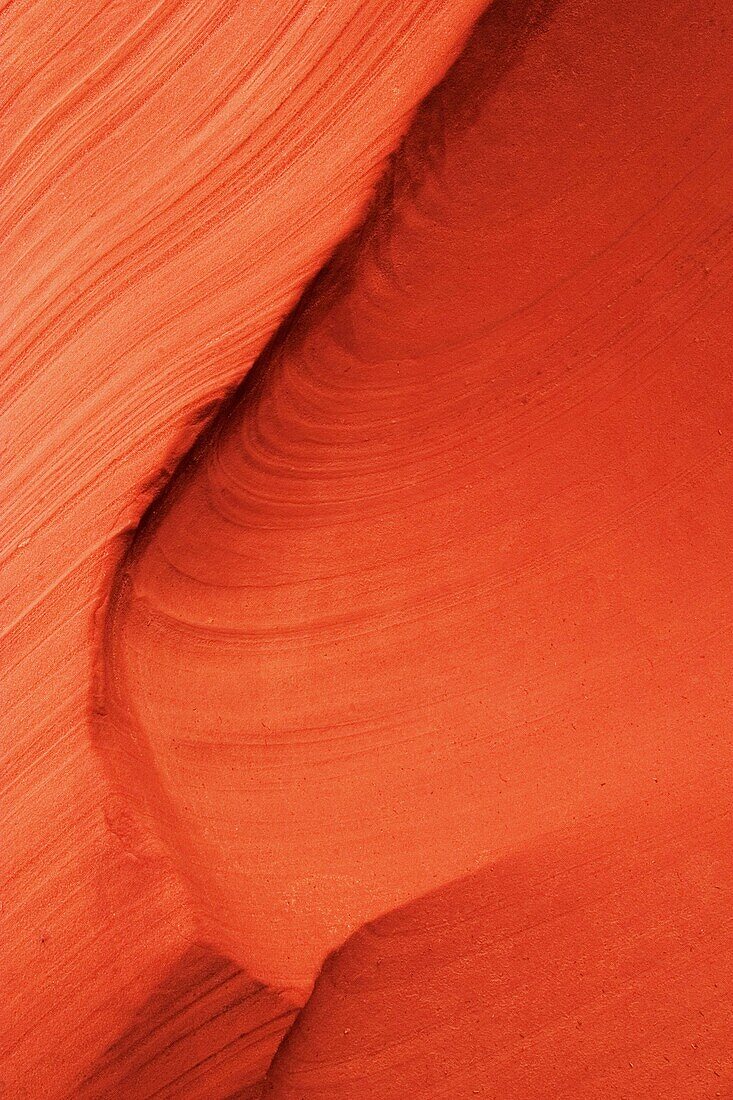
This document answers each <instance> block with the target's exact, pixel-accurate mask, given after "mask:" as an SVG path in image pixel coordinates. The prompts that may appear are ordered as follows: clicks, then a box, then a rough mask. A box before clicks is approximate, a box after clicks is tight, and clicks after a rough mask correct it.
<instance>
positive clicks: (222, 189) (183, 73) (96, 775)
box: [0, 0, 484, 1100]
mask: <svg viewBox="0 0 733 1100" xmlns="http://www.w3.org/2000/svg"><path fill="white" fill-rule="evenodd" d="M483 7H484V3H483V0H451V2H450V3H446V2H444V0H404V2H400V3H399V4H394V3H388V2H385V0H366V2H361V0H359V2H358V3H357V2H356V0H329V3H328V4H319V3H313V2H310V0H125V3H109V2H107V0H75V2H74V3H73V4H65V3H58V2H57V0H18V2H12V3H8V4H3V5H2V10H1V11H0V74H1V75H2V79H1V80H0V102H1V103H2V110H0V227H1V229H0V242H1V243H0V256H1V258H2V263H0V314H1V316H0V426H1V431H2V442H1V443H0V447H1V449H2V462H0V665H1V666H2V681H1V687H0V691H1V692H2V705H1V706H0V712H1V713H2V741H1V748H0V836H2V843H1V844H0V889H1V896H0V923H1V925H2V931H1V933H0V979H1V980H2V988H3V997H2V1003H1V1004H0V1091H2V1090H3V1088H4V1090H5V1093H6V1094H7V1095H9V1096H12V1097H13V1098H16V1097H17V1098H21V1097H26V1096H28V1097H32V1098H33V1100H37V1098H39V1097H50V1098H53V1097H57V1096H62V1095H65V1094H66V1093H67V1090H68V1089H69V1088H70V1087H72V1086H71V1082H73V1081H74V1080H76V1079H77V1078H78V1075H79V1073H80V1072H81V1071H82V1070H85V1069H86V1068H87V1067H88V1066H89V1064H90V1062H91V1061H92V1060H93V1059H94V1058H95V1056H96V1055H97V1054H99V1055H101V1053H102V1051H103V1050H104V1049H105V1048H106V1047H107V1046H108V1045H109V1044H110V1043H111V1042H112V1041H113V1039H114V1037H115V1036H117V1035H118V1034H119V1033H120V1032H121V1031H122V1030H123V1029H124V1028H125V1026H126V1025H127V1022H128V1021H129V1019H130V1017H131V1015H132V1014H134V1012H135V1011H136V1010H137V1008H138V1007H139V1005H140V1004H141V1003H142V1002H143V1001H144V1000H145V998H146V997H147V996H149V995H152V992H153V989H154V988H155V986H156V984H157V982H158V981H159V979H160V977H161V974H162V973H163V971H164V970H165V969H166V968H169V967H174V966H176V965H177V961H178V960H180V958H182V957H185V955H186V952H187V950H188V948H189V946H190V944H191V942H192V939H196V938H197V936H198V933H197V930H196V928H195V927H194V926H193V924H192V915H191V910H190V905H189V902H188V899H187V898H186V896H185V895H184V894H182V891H181V889H180V886H179V884H178V883H177V881H176V878H175V874H174V872H173V869H172V868H171V867H170V865H169V862H168V863H166V862H165V861H164V860H161V858H160V853H159V852H158V851H157V849H156V845H155V843H154V842H153V840H151V838H150V837H149V836H147V835H145V832H144V830H141V829H140V826H139V822H137V821H136V819H135V815H134V813H133V811H132V809H131V807H130V805H129V801H128V800H127V799H126V798H125V797H124V794H123V795H120V794H119V793H117V792H112V793H110V791H109V787H108V782H107V779H106V777H105V776H104V774H103V772H102V769H100V767H99V762H98V759H97V756H96V754H95V752H94V751H93V748H92V740H93V732H94V719H93V715H92V703H91V698H92V694H93V693H92V687H91V679H92V665H93V649H94V647H95V645H96V641H97V636H98V622H97V621H95V613H96V611H97V609H98V607H99V605H100V603H101V602H103V601H104V599H105V597H106V596H107V595H108V592H109V585H110V583H111V577H112V575H113V573H114V570H115V569H116V566H117V564H118V561H119V558H120V554H121V552H122V550H123V549H124V539H126V538H127V537H128V535H129V534H130V533H131V532H132V531H133V530H134V528H135V527H136V525H137V523H138V521H139V519H140V517H141V515H142V513H143V512H144V510H145V508H146V507H147V505H148V504H149V502H150V500H151V498H152V497H153V496H154V495H155V494H156V493H157V492H158V490H159V488H160V485H161V483H163V482H165V481H166V480H167V479H168V477H169V476H170V472H171V470H172V468H173V466H174V465H175V461H176V460H177V458H178V457H179V456H180V454H181V453H183V452H185V451H186V450H187V449H188V447H189V446H190V445H191V443H192V442H193V440H194V439H195V437H196V436H197V435H198V434H199V432H200V430H201V428H202V425H203V424H204V423H205V422H206V421H207V420H208V419H210V418H211V415H212V413H213V411H214V409H215V407H217V406H218V404H219V403H220V401H221V399H222V397H223V396H225V395H226V394H227V393H228V392H229V390H230V389H231V387H232V385H233V384H234V383H236V382H238V381H239V380H240V379H241V378H242V377H243V375H245V374H246V372H247V371H248V370H249V367H250V366H251V364H252V362H253V361H254V360H255V359H256V358H257V356H258V355H259V354H260V352H261V351H262V348H263V346H264V345H265V343H266V342H267V341H268V340H269V338H270V337H271V335H272V333H273V331H274V330H275V329H276V328H277V326H278V325H279V324H280V322H281V320H282V318H283V317H284V316H285V315H286V314H287V313H288V311H289V310H290V309H291V308H292V306H293V304H294V303H295V302H296V300H297V298H298V296H299V295H300V293H301V292H302V290H303V287H304V286H305V285H307V283H308V281H309V280H310V279H311V278H312V277H313V275H314V274H315V272H316V271H317V270H318V269H319V267H320V266H321V265H322V263H323V262H324V260H325V259H326V257H328V256H329V255H330V253H331V251H332V250H333V248H334V247H335V246H336V245H337V244H338V242H339V240H341V239H342V237H343V236H344V235H345V234H346V233H348V232H349V231H350V230H351V228H352V227H353V225H354V224H355V223H356V222H357V221H359V220H360V219H361V218H362V216H363V211H364V209H365V206H366V204H367V203H368V202H369V200H370V197H371V195H372V193H373V189H374V186H375V183H376V181H377V180H378V178H379V177H380V176H381V174H382V172H383V170H384V164H385V160H386V158H387V157H388V156H389V154H390V152H391V151H392V150H393V148H394V147H395V145H396V144H397V143H398V141H399V139H400V137H401V136H402V134H403V133H404V131H405V129H406V127H407V126H408V124H409V120H410V117H411V114H412V112H413V110H414V108H415V106H416V105H417V103H418V102H419V101H420V100H421V99H422V97H423V96H424V95H425V94H426V92H428V91H429V89H430V88H431V87H432V86H433V85H434V84H435V83H436V82H437V81H438V80H439V79H440V78H441V76H442V75H443V74H444V72H445V70H446V68H447V67H448V66H449V65H450V64H451V62H452V61H453V60H454V58H455V56H456V54H457V53H458V52H459V50H460V48H461V46H462V44H463V42H464V41H465V38H466V35H467V34H468V32H469V30H470V27H471V25H472V24H473V22H474V21H475V19H476V18H477V17H478V16H479V14H480V12H481V10H482V9H483Z"/></svg>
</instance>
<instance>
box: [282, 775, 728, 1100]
mask: <svg viewBox="0 0 733 1100" xmlns="http://www.w3.org/2000/svg"><path fill="white" fill-rule="evenodd" d="M713 794H714V796H715V797H716V798H717V799H718V800H719V803H720V805H719V807H718V808H717V809H715V810H713V809H712V808H711V805H710V796H711V795H713ZM724 800H725V790H724V789H723V787H722V786H717V787H716V786H715V785H713V786H712V787H711V788H710V790H709V791H708V793H707V797H706V798H705V799H704V800H701V801H699V802H698V803H697V804H693V802H692V801H691V800H690V799H689V798H686V799H685V801H684V803H680V802H679V801H676V802H671V800H670V802H668V803H667V804H666V805H665V806H664V807H663V808H662V809H661V812H660V808H659V807H657V806H655V807H654V809H653V813H651V814H650V813H649V811H648V810H645V809H643V808H642V809H640V808H639V807H638V806H637V807H635V808H634V815H633V821H634V825H635V829H634V833H635V835H630V829H629V816H628V814H627V813H622V814H618V813H616V814H609V815H607V816H604V817H603V818H602V819H600V820H599V821H598V822H595V823H593V824H592V825H591V826H588V825H587V824H585V823H584V824H583V826H582V827H577V826H576V827H573V828H571V829H569V830H565V831H562V832H559V833H556V834H552V835H551V836H548V837H545V838H543V839H542V841H541V842H539V843H537V844H533V845H529V846H527V847H525V848H523V849H522V850H521V851H517V852H516V853H513V854H511V855H508V856H506V857H505V858H503V859H500V860H497V861H495V862H494V863H492V864H491V865H489V866H487V867H486V868H483V869H482V870H481V871H478V872H476V873H475V874H474V875H471V876H469V877H468V878H466V879H462V880H460V881H459V882H455V883H451V884H449V885H448V886H445V887H442V888H441V889H440V890H438V891H435V892H434V893H433V894H430V895H428V896H427V897H424V898H421V899H420V900H419V901H415V902H411V903H410V904H408V905H407V906H405V908H404V909H401V910H398V911H396V912H395V913H392V914H390V915H389V916H386V917H382V918H380V919H379V920H377V921H375V922H374V923H373V924H370V925H366V926H364V928H362V929H360V931H359V932H357V933H355V935H354V936H353V937H352V939H350V940H349V941H348V942H347V944H346V945H345V946H344V947H343V948H342V949H341V950H340V951H338V952H337V953H336V954H335V955H334V956H332V957H330V958H329V959H328V961H327V963H326V965H325V967H324V969H323V972H322V973H321V975H320V976H319V978H318V981H317V982H316V986H315V989H314V991H313V995H312V996H311V998H310V1000H309V1002H308V1004H307V1005H306V1007H305V1008H304V1009H303V1011H302V1013H301V1014H300V1016H299V1017H298V1019H297V1021H296V1023H295V1025H294V1026H293V1028H292V1029H291V1031H290V1033H289V1035H288V1036H287V1038H286V1039H285V1041H284V1042H283V1044H282V1045H281V1047H280V1048H279V1049H278V1052H277V1054H276V1055H275V1059H274V1061H273V1064H272V1066H271V1068H270V1070H269V1073H268V1077H267V1082H266V1087H265V1089H264V1092H263V1098H264V1097H266V1098H267V1100H332V1098H334V1097H339V1098H340V1100H402V1097H404V1096H416V1097H420V1098H421V1100H437V1098H440V1100H452V1098H454V1097H481V1098H484V1100H489V1098H491V1100H499V1098H501V1100H578V1098H579V1097H582V1100H608V1098H609V1097H614V1098H615V1097H621V1096H623V1097H626V1098H628V1100H648V1097H650V1096H664V1097H670V1100H677V1098H679V1100H683V1098H684V1100H690V1098H693V1100H698V1098H703V1097H705V1098H710V1100H712V1098H713V1097H718V1098H722V1097H724V1096H727V1095H729V1094H730V1088H729V1086H730V1082H731V1080H732V1079H733V1060H732V1059H731V1053H730V1046H729V1044H728V1042H727V1036H728V1035H729V1034H730V1032H731V1029H732V1027H733V964H732V963H731V960H730V950H729V946H730V914H731V906H732V905H733V878H732V876H731V875H730V835H731V814H730V808H729V806H725V807H724V808H722V809H721V807H722V806H723V803H724Z"/></svg>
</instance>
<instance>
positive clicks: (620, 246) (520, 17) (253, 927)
mask: <svg viewBox="0 0 733 1100" xmlns="http://www.w3.org/2000/svg"><path fill="white" fill-rule="evenodd" d="M728 52H729V51H728V45H727V39H726V36H725V11H724V6H723V5H719V4H717V3H710V4H708V5H706V8H705V12H704V14H703V13H701V11H700V8H699V6H698V5H691V4H684V3H680V4H674V5H672V6H669V5H661V4H660V5H657V4H652V5H651V6H650V5H648V4H647V5H643V6H639V5H634V4H630V3H629V4H627V3H624V4H622V5H621V6H619V5H615V6H613V7H612V8H609V6H608V5H603V4H600V3H596V2H595V0H582V2H573V3H570V2H558V3H554V4H533V3H513V4H510V3H499V4H495V5H494V7H493V8H492V9H491V10H490V11H489V13H488V14H487V16H486V17H485V18H484V19H483V20H482V21H481V23H480V25H479V26H478V28H477V30H476V32H475V34H474V35H473V37H472V39H471V41H470V43H469V45H468V46H467V48H466V50H465V52H464V54H463V55H462V57H461V59H460V60H459V62H458V63H457V64H456V66H455V67H454V68H453V70H452V71H451V73H450V74H449V76H448V78H447V79H446V81H445V82H444V83H443V84H442V85H441V86H440V87H439V88H438V89H437V90H436V92H435V93H434V94H433V95H432V96H431V97H430V98H429V99H428V101H427V102H426V103H425V104H424V105H423V107H422V109H421V111H420V113H419V116H418V118H417V119H416V122H415V124H414V126H413V128H412V130H411V131H410V134H409V135H408V137H407V139H406V140H405V142H404V143H403V145H402V146H401V148H400V150H399V151H398V153H397V155H396V157H395V161H394V163H393V165H392V167H391V170H390V172H389V174H388V176H387V178H386V180H385V182H384V183H383V185H382V187H381V190H380V193H379V197H378V201H377V203H376V205H375V207H374V209H373V211H372V213H371V215H370V217H369V218H368V219H367V222H366V224H365V226H364V227H363V228H362V229H361V230H360V231H359V232H357V233H356V234H354V235H353V236H352V238H351V239H350V240H349V241H348V242H347V244H346V245H345V246H344V247H343V248H342V249H341V250H340V251H339V252H338V253H337V255H336V256H335V257H334V259H333V261H332V262H331V264H330V265H329V267H328V268H327V269H326V271H325V272H324V273H323V275H322V277H321V278H320V279H319V280H318V281H317V282H316V284H315V285H314V286H313V288H312V289H311V291H310V292H309V294H308V295H307V296H306V298H305V299H304V300H303V302H302V304H301V306H300V307H299V309H298V310H297V311H296V313H295V315H294V316H293V317H292V319H291V321H290V323H289V324H288V325H287V326H286V327H285V329H284V330H282V332H281V333H280V335H279V337H278V338H277V339H276V341H275V342H274V344H273V345H272V346H271V347H270V348H269V349H268V352H267V354H266V355H265V356H264V357H263V358H262V359H261V361H260V362H259V363H258V365H257V367H256V369H255V371H254V372H253V373H252V374H251V375H250V376H249V378H248V379H247V381H246V382H245V384H244V385H243V387H242V388H241V390H240V391H239V392H238V393H237V394H236V395H235V396H234V398H233V399H232V400H231V401H230V402H229V403H228V405H227V407H226V408H225V409H224V410H223V412H222V414H221V415H220V417H219V418H218V419H217V421H216V422H215V424H214V425H213V427H212V429H211V430H210V431H209V432H207V433H206V435H205V436H204V438H203V439H202V440H201V441H200V443H199V445H198V446H197V447H196V449H195V450H194V451H193V453H192V454H191V455H190V456H189V458H188V459H187V460H186V461H185V462H184V463H183V464H182V466H181V467H180V469H179V470H178V472H177V474H176V476H175V477H174V479H173V480H172V482H171V484H170V486H169V488H168V490H167V491H166V493H164V494H163V496H162V497H161V498H160V499H159V500H158V501H157V502H156V504H155V505H154V507H153V508H152V509H151V510H150V512H149V513H148V515H147V516H146V518H145V520H144V522H143V523H142V525H141V527H140V530H139V532H138V535H137V537H136V539H135V541H134V542H133V544H132V546H131V548H130V551H129V553H128V555H127V558H126V560H125V562H124V564H123V566H122V568H121V570H120V571H119V573H118V576H117V578H116V580H115V584H114V587H113V595H112V599H111V602H110V610H109V616H108V619H107V622H106V629H105V636H104V649H103V661H104V676H105V680H104V715H103V720H102V729H103V731H104V732H103V734H101V735H100V736H102V737H103V740H104V753H105V759H106V761H107V763H108V766H109V768H110V771H111V774H112V775H113V776H114V778H115V782H116V783H118V784H119V786H120V788H121V789H123V790H125V791H126V792H127V795H128V797H129V799H130V803H131V805H133V806H134V807H135V812H136V814H138V815H139V816H140V817H141V818H142V819H144V820H145V821H146V822H147V825H148V827H149V829H150V830H151V832H153V833H155V835H156V836H158V838H159V839H160V841H161V844H162V847H163V850H164V851H165V852H166V853H167V855H168V857H169V858H170V859H171V861H172V864H173V865H174V866H175V867H176V868H177V871H178V873H179V875H180V877H181V879H182V880H183V881H184V882H185V883H186V886H187V889H188V892H189V895H190V897H191V900H192V905H193V906H194V908H195V910H196V912H197V913H198V915H199V919H200V920H201V927H202V928H204V929H205V930H206V935H207V937H208V938H209V939H210V941H211V942H212V943H214V944H216V945H217V947H218V949H219V950H221V951H225V952H226V953H228V954H229V955H231V956H232V957H233V958H236V959H238V960H239V961H240V962H241V964H242V965H246V966H247V968H248V969H249V971H250V972H251V973H252V974H253V975H254V976H255V977H256V978H257V979H259V980H261V981H263V982H266V983H270V984H272V985H275V986H282V987H289V988H293V989H296V990H300V991H301V995H302V996H305V995H306V994H307V993H308V992H309V991H310V990H311V988H312V986H313V983H314V981H316V979H317V977H318V974H319V973H320V972H321V968H322V967H323V963H324V959H326V958H327V957H328V956H329V955H331V953H333V952H334V951H336V952H337V954H336V955H335V957H334V959H333V960H332V961H331V962H329V963H328V965H327V966H326V970H325V971H324V972H323V975H322V977H321V978H320V980H319V981H316V986H315V991H314V993H313V996H312V999H311V1001H310V1003H309V1004H308V1005H307V1007H306V1009H305V1010H304V1012H303V1015H302V1017H301V1019H300V1021H299V1022H298V1023H296V1025H295V1028H294V1030H293V1032H292V1035H291V1038H290V1039H289V1040H288V1041H287V1042H286V1044H285V1045H284V1046H283V1048H282V1051H281V1053H280V1054H279V1055H278V1056H277V1057H276V1060H275V1063H274V1066H273V1070H272V1072H271V1075H270V1078H269V1082H268V1086H267V1087H268V1089H269V1094H270V1095H273V1096H277V1097H288V1098H292V1100H294V1098H295V1097H298V1098H302V1097H310V1096H313V1097H319V1098H321V1097H322V1098H325V1097H327V1096H328V1097H335V1096H339V1097H354V1098H356V1097H362V1096H364V1097H374V1098H375V1100H376V1098H378V1097H379V1098H382V1097H391V1096H395V1097H397V1096H404V1095H415V1096H421V1095H425V1096H436V1097H437V1096H440V1097H444V1096H445V1097H447V1096H456V1095H458V1096H470V1095H479V1096H487V1097H488V1096H497V1097H498V1096H502V1097H503V1096H517V1097H535V1096H537V1097H539V1096H542V1097H545V1096H547V1097H549V1096H552V1097H555V1096H562V1095H566V1096H568V1097H571V1096H572V1097H576V1096H589V1097H590V1096H598V1097H600V1096H634V1097H638V1098H639V1100H641V1098H642V1097H648V1096H650V1095H664V1096H675V1097H676V1096H679V1097H683V1096H684V1097H686V1098H687V1097H703V1096H704V1097H708V1096H710V1097H712V1096H715V1095H723V1094H724V1093H722V1092H720V1091H719V1090H720V1089H722V1088H724V1087H725V1082H726V1081H727V1082H728V1083H729V1082H730V1073H731V1066H730V1060H729V1058H728V1057H727V1055H726V1054H725V1048H724V1043H723V1040H722V1036H723V1035H724V1033H725V1030H726V1027H727V1025H729V1024H730V1022H731V1021H730V1015H729V1008H728V1006H729V1004H730V979H731V968H730V963H729V961H727V954H726V951H725V942H726V929H728V930H729V925H727V923H726V922H727V918H726V907H729V904H730V900H731V873H730V854H731V852H730V847H731V846H730V820H729V817H728V816H727V815H728V809H729V779H730V763H731V758H730V756H731V748H730V737H729V705H730V699H729V692H728V673H727V669H728V667H729V664H730V658H731V647H730V644H729V639H728V638H727V636H726V632H725V624H726V617H727V615H728V613H729V611H730V588H729V583H730V544H729V543H730V534H731V524H730V517H731V510H730V435H729V431H730V412H731V409H730V383H729V377H728V374H727V369H726V362H727V359H728V356H729V351H730V327H731V325H730V314H729V310H728V308H727V295H728V294H729V290H730V279H731V263H730V190H731V173H730V156H729V148H728V123H727V119H726V107H727V103H728V99H729V94H730V88H729V86H728V81H727V78H726V77H725V73H726V72H727V71H728V66H727V60H729V59H728ZM420 899H425V900H423V901H421V900H420ZM398 907H401V908H400V909H399V915H398V916H395V917H394V918H393V917H385V918H384V920H380V919H379V918H380V916H381V915H382V914H386V913H388V912H390V911H391V910H395V909H396V908H398ZM365 924H368V930H367V931H363V932H359V931H358V930H359V929H360V928H362V926H364V925H365ZM354 934H355V935H354ZM349 937H353V938H351V939H348V938H349ZM346 940H348V942H347V943H346V946H345V947H343V948H342V946H341V945H342V944H344V941H346ZM334 986H335V987H336V988H335V992H334V988H333V987H334ZM726 990H727V993H728V996H727V997H726ZM721 1082H723V1083H722V1084H721ZM716 1090H718V1091H716Z"/></svg>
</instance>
